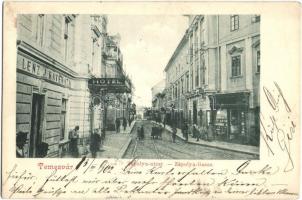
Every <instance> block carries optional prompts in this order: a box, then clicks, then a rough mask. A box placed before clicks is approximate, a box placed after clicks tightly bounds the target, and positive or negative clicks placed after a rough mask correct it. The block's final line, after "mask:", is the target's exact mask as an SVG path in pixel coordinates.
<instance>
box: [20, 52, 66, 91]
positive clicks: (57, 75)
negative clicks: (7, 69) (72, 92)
mask: <svg viewBox="0 0 302 200" xmlns="http://www.w3.org/2000/svg"><path fill="white" fill-rule="evenodd" d="M17 69H19V70H22V71H24V72H27V73H29V74H31V75H34V76H36V77H38V78H41V79H45V80H48V81H50V82H54V83H56V84H58V85H61V86H64V87H70V86H71V80H70V79H69V78H67V77H66V76H65V75H63V74H62V73H61V72H57V71H55V70H53V69H50V68H49V67H48V66H46V65H45V64H40V63H38V62H36V61H34V60H32V59H28V58H25V57H23V56H21V55H18V58H17Z"/></svg>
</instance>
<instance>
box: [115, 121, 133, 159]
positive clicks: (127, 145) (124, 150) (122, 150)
mask: <svg viewBox="0 0 302 200" xmlns="http://www.w3.org/2000/svg"><path fill="white" fill-rule="evenodd" d="M135 124H136V121H134V122H133V125H132V126H131V127H130V131H129V133H131V131H132V129H133V127H134V126H135ZM129 133H128V134H129ZM131 142H132V137H130V138H129V139H128V141H127V142H126V144H125V145H124V146H123V147H122V148H121V150H120V152H119V154H118V158H119V159H120V158H123V157H124V155H125V153H126V151H127V149H128V147H129V145H130V144H131Z"/></svg>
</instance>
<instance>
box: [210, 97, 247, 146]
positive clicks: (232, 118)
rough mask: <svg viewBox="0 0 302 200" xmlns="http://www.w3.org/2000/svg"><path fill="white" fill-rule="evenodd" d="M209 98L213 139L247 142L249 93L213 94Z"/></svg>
mask: <svg viewBox="0 0 302 200" xmlns="http://www.w3.org/2000/svg"><path fill="white" fill-rule="evenodd" d="M209 98H210V102H211V104H210V105H211V114H210V117H209V118H210V121H212V123H213V124H214V129H215V130H214V132H215V136H214V137H215V140H220V141H227V142H231V143H238V144H248V143H249V138H250V137H249V127H248V122H249V119H248V118H249V117H248V116H249V115H248V114H249V93H248V92H241V93H228V94H215V95H211V96H209Z"/></svg>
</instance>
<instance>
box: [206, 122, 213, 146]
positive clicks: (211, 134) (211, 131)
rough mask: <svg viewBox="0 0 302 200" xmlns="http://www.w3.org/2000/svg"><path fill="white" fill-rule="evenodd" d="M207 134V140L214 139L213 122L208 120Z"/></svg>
mask: <svg viewBox="0 0 302 200" xmlns="http://www.w3.org/2000/svg"><path fill="white" fill-rule="evenodd" d="M207 135H208V141H209V142H211V141H212V140H213V139H214V140H215V132H214V127H213V123H212V122H210V123H209V126H208V130H207Z"/></svg>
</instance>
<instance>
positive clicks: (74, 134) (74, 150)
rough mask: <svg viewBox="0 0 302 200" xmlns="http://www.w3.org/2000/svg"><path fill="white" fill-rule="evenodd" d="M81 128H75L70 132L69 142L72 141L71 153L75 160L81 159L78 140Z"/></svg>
mask: <svg viewBox="0 0 302 200" xmlns="http://www.w3.org/2000/svg"><path fill="white" fill-rule="evenodd" d="M79 130H80V127H79V126H75V128H74V129H73V130H71V131H70V132H69V140H70V146H69V149H70V153H71V155H72V156H73V157H74V158H77V157H79V150H78V139H79Z"/></svg>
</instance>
